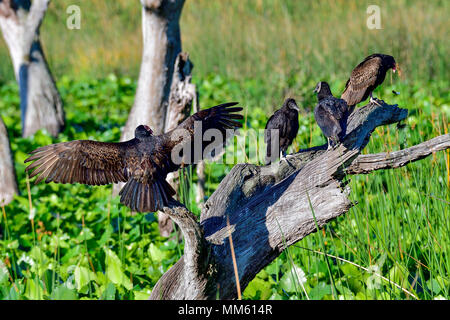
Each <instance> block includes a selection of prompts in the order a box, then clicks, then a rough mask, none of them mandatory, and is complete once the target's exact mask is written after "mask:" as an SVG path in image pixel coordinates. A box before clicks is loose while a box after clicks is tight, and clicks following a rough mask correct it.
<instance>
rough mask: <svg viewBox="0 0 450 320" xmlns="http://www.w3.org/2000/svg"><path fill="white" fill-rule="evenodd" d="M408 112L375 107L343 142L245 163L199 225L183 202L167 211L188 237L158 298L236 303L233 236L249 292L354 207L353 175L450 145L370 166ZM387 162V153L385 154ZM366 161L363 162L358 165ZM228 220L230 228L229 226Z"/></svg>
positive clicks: (446, 140) (353, 119) (444, 139)
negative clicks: (292, 249)
mask: <svg viewBox="0 0 450 320" xmlns="http://www.w3.org/2000/svg"><path fill="white" fill-rule="evenodd" d="M407 114H408V112H407V110H405V109H400V108H398V107H397V106H391V105H387V104H383V105H382V106H379V105H375V104H369V105H366V106H365V107H362V108H358V109H357V110H356V111H355V112H353V113H352V115H351V116H350V118H349V121H348V131H347V132H349V133H348V135H347V136H346V137H345V139H344V141H343V143H342V144H340V145H338V146H337V147H336V148H334V149H331V150H327V146H326V145H323V146H319V147H314V148H310V149H307V150H301V151H299V152H298V153H296V154H294V155H293V156H292V157H289V158H288V161H286V160H283V161H281V162H279V163H278V164H274V165H273V166H270V165H269V166H256V165H251V164H238V165H236V166H234V167H233V169H232V170H231V172H230V173H229V174H228V175H227V176H226V177H225V178H224V179H223V180H222V182H221V183H220V185H219V187H218V188H217V190H216V191H215V192H214V193H213V194H212V196H211V197H210V198H209V199H208V201H207V202H206V203H205V206H204V208H203V210H202V213H201V216H200V223H197V222H196V220H195V216H194V215H193V214H192V213H190V212H189V211H188V210H187V209H186V208H184V206H183V205H181V204H179V203H175V202H174V203H172V204H170V205H169V206H168V207H167V208H165V213H166V214H168V215H169V216H170V217H171V218H172V219H174V221H175V222H176V223H177V224H178V225H179V227H180V229H181V231H182V234H183V236H184V238H185V251H184V255H183V257H182V258H181V259H180V260H179V261H178V262H177V263H175V265H174V266H173V267H172V268H170V269H169V270H168V271H167V272H166V273H165V274H164V275H163V276H162V277H161V279H160V280H159V281H158V283H157V284H156V286H155V287H154V289H153V291H152V294H151V297H150V299H215V298H216V297H217V296H218V297H219V298H220V299H234V298H236V297H237V291H236V283H235V281H234V269H233V263H232V258H231V257H232V255H231V249H230V243H229V240H228V237H229V235H230V234H231V236H232V239H233V246H234V252H235V256H236V260H237V261H236V263H237V268H238V274H239V282H240V286H241V289H242V290H244V289H245V287H246V286H247V285H248V283H249V282H250V281H251V280H252V279H253V278H254V277H255V276H256V274H257V273H258V272H259V271H260V270H261V269H263V268H264V267H265V266H267V265H268V264H269V263H270V262H272V261H273V260H274V259H275V258H276V257H278V256H279V255H280V253H281V252H282V251H283V250H284V249H286V246H290V245H292V244H294V243H296V242H297V241H299V240H301V239H302V238H304V237H305V236H307V235H308V234H310V233H312V232H315V231H317V228H316V221H317V225H318V226H319V227H323V226H324V225H325V224H326V223H327V222H328V221H330V220H331V219H334V218H336V217H338V216H339V215H342V214H344V213H346V212H347V211H348V210H349V209H350V208H351V207H352V206H354V205H356V204H355V203H352V202H351V201H350V200H349V198H348V194H349V193H350V188H349V187H348V186H347V183H348V182H347V181H345V177H346V175H348V174H353V173H355V174H356V173H369V172H371V171H373V170H379V169H389V168H396V167H399V166H402V165H406V164H407V163H409V162H412V161H415V160H418V159H421V158H423V157H425V156H427V155H428V154H430V152H429V151H426V150H431V152H436V151H439V150H444V149H447V148H449V147H450V135H445V136H441V137H438V138H435V139H432V140H430V141H428V142H425V143H422V144H420V145H417V146H414V147H412V148H408V149H405V150H401V151H397V152H396V153H391V154H394V156H395V160H393V161H385V162H383V164H382V165H379V164H377V163H375V164H370V160H371V159H372V160H373V159H380V154H378V155H360V153H361V151H362V150H363V149H364V148H365V146H366V145H367V143H368V142H369V139H370V136H371V133H372V132H373V131H374V130H375V128H376V127H378V126H382V125H387V124H391V123H395V122H399V121H401V120H403V119H405V118H406V116H407ZM384 156H385V158H386V155H384ZM358 159H360V160H358ZM227 220H229V222H230V224H229V226H228V225H227Z"/></svg>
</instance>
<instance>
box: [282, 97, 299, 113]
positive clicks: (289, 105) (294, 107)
mask: <svg viewBox="0 0 450 320" xmlns="http://www.w3.org/2000/svg"><path fill="white" fill-rule="evenodd" d="M283 106H285V107H287V108H289V109H292V110H295V111H299V110H300V109H299V108H298V106H297V103H296V102H295V100H294V99H292V98H288V99H286V100H285V101H284V104H283Z"/></svg>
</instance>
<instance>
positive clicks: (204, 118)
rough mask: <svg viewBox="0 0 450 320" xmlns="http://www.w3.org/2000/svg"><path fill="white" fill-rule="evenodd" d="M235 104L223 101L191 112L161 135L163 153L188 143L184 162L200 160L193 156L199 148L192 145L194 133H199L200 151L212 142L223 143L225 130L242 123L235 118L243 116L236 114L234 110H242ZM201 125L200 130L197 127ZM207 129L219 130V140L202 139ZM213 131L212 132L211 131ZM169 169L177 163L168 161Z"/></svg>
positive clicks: (168, 152)
mask: <svg viewBox="0 0 450 320" xmlns="http://www.w3.org/2000/svg"><path fill="white" fill-rule="evenodd" d="M236 104H237V102H230V103H224V104H221V105H218V106H215V107H212V108H209V109H204V110H200V111H199V112H197V113H195V114H193V115H192V116H190V117H189V118H187V119H186V120H184V121H183V122H182V123H181V124H180V125H178V126H177V127H176V128H175V129H173V130H172V131H169V132H167V133H166V134H163V135H161V141H162V147H163V149H164V150H165V154H167V155H168V156H170V154H171V152H172V151H173V149H174V148H175V147H177V148H178V149H181V148H182V147H188V145H187V144H186V143H190V148H191V149H190V151H191V158H190V159H187V158H185V160H186V162H185V164H191V163H194V162H195V161H196V160H201V159H202V158H203V157H201V158H200V159H196V158H195V151H197V149H198V148H199V146H194V142H195V138H196V137H195V135H199V138H200V139H201V141H202V145H201V152H202V155H203V152H204V150H205V148H206V147H207V146H208V145H209V144H211V143H214V146H218V145H219V144H222V145H223V144H225V142H226V130H227V129H232V130H235V129H237V128H241V127H242V124H241V123H240V122H238V121H237V120H242V119H243V117H242V115H241V114H237V113H236V112H239V111H242V108H241V107H233V106H235V105H236ZM200 127H201V131H200V130H199V129H198V128H200ZM209 129H216V130H219V131H220V133H221V135H222V140H221V141H213V142H209V141H203V135H204V134H205V132H206V131H207V130H209ZM212 133H214V132H212ZM170 164H171V166H170V171H174V170H177V169H178V168H179V165H178V164H174V163H173V162H172V161H170Z"/></svg>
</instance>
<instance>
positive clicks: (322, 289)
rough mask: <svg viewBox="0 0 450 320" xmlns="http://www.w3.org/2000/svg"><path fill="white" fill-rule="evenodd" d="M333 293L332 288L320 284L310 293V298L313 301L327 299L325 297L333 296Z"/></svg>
mask: <svg viewBox="0 0 450 320" xmlns="http://www.w3.org/2000/svg"><path fill="white" fill-rule="evenodd" d="M331 293H332V292H331V286H330V285H329V284H325V283H323V282H320V283H319V284H318V285H317V286H315V287H314V288H312V289H311V290H310V291H309V296H310V298H311V299H312V300H321V299H323V298H324V297H325V295H331Z"/></svg>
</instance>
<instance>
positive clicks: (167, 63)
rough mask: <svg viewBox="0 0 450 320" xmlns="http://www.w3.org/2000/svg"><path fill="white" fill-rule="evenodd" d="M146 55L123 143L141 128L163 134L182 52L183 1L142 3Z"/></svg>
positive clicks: (171, 0)
mask: <svg viewBox="0 0 450 320" xmlns="http://www.w3.org/2000/svg"><path fill="white" fill-rule="evenodd" d="M141 4H142V33H143V41H144V43H143V52H142V63H141V70H140V73H139V81H138V86H137V90H136V96H135V99H134V105H133V108H132V109H131V111H130V114H129V116H128V121H127V123H126V125H125V128H124V130H123V133H122V137H121V140H122V141H125V140H129V139H132V138H134V130H135V129H136V127H137V126H138V125H140V124H147V125H149V126H150V127H151V128H152V130H153V131H154V132H155V133H156V134H161V133H163V132H164V124H165V122H166V120H165V116H166V113H167V107H168V105H169V96H170V88H171V84H172V77H173V71H174V66H175V59H176V58H177V56H178V54H179V53H180V52H181V36H180V25H179V19H180V15H181V10H182V8H183V4H184V0H141Z"/></svg>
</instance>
